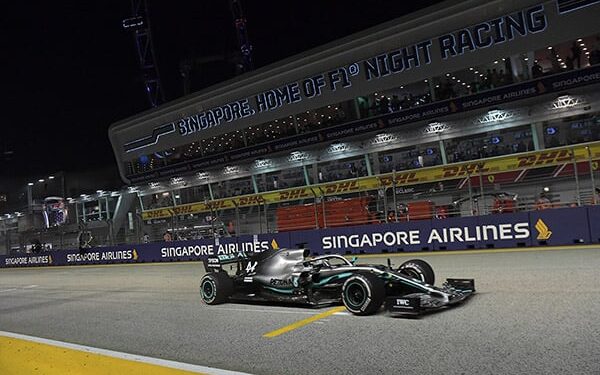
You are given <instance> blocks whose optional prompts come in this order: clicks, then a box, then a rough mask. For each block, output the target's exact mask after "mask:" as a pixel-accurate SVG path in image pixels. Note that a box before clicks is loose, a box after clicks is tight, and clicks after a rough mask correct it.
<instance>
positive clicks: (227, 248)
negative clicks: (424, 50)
mask: <svg viewBox="0 0 600 375" xmlns="http://www.w3.org/2000/svg"><path fill="white" fill-rule="evenodd" d="M591 243H600V207H578V208H562V209H553V210H544V211H533V212H526V213H514V214H497V215H487V216H476V217H462V218H448V219H443V220H420V221H411V222H399V223H388V224H372V225H359V226H352V227H343V228H331V229H315V230H303V231H295V232H284V233H272V234H256V235H243V236H239V237H226V238H217V239H204V240H194V241H174V242H160V243H150V244H136V245H121V246H113V247H101V248H93V249H87V250H85V252H83V253H80V252H79V251H78V250H59V251H51V252H44V253H40V254H36V255H31V254H26V255H18V256H17V255H9V256H5V255H3V256H0V268H6V267H33V266H52V265H57V266H64V265H81V264H115V263H146V262H175V261H194V260H202V259H204V258H206V257H207V256H208V255H217V254H230V253H235V252H238V251H241V250H243V251H246V252H249V253H252V252H260V251H263V250H267V249H271V248H296V247H307V248H309V249H311V252H312V253H313V254H327V253H338V254H364V253H366V254H368V253H382V252H408V251H424V250H425V251H427V250H457V249H485V248H508V247H525V246H557V245H573V244H591Z"/></svg>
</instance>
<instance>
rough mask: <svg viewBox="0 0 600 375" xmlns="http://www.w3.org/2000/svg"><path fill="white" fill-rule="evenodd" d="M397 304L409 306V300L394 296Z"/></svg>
mask: <svg viewBox="0 0 600 375" xmlns="http://www.w3.org/2000/svg"><path fill="white" fill-rule="evenodd" d="M396 305H397V306H410V301H409V300H407V299H402V298H396Z"/></svg>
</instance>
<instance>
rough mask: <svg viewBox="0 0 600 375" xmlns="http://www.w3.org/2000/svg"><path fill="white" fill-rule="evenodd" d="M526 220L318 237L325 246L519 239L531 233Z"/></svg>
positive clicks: (338, 247) (397, 244) (357, 246)
mask: <svg viewBox="0 0 600 375" xmlns="http://www.w3.org/2000/svg"><path fill="white" fill-rule="evenodd" d="M530 234H531V233H530V230H529V223H527V222H522V223H503V224H483V225H475V226H463V227H458V226H457V227H443V228H432V229H431V230H429V231H426V232H425V233H422V232H421V231H420V230H417V229H415V230H409V231H386V232H373V233H363V234H350V235H333V236H324V237H322V238H321V244H322V246H323V249H324V250H331V249H347V248H351V249H364V248H378V247H381V246H387V247H394V246H403V245H420V244H422V243H427V244H432V243H439V244H447V243H456V242H459V243H462V242H474V241H492V240H493V241H498V240H521V239H527V238H529V236H530Z"/></svg>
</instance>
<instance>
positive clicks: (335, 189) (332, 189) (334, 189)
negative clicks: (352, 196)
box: [323, 181, 359, 194]
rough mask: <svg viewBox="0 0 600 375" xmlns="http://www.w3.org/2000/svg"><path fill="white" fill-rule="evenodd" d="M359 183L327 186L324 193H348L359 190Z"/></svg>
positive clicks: (341, 183) (351, 182)
mask: <svg viewBox="0 0 600 375" xmlns="http://www.w3.org/2000/svg"><path fill="white" fill-rule="evenodd" d="M358 189H359V187H358V181H349V182H340V183H338V184H329V185H325V187H324V189H323V191H324V192H325V194H336V193H346V192H350V191H354V190H358Z"/></svg>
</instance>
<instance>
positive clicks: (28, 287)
mask: <svg viewBox="0 0 600 375" xmlns="http://www.w3.org/2000/svg"><path fill="white" fill-rule="evenodd" d="M38 286H39V285H27V286H24V287H23V289H31V288H37V287H38Z"/></svg>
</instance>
